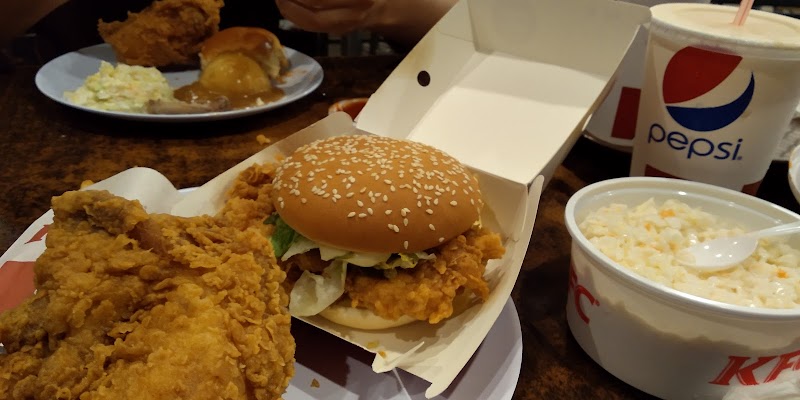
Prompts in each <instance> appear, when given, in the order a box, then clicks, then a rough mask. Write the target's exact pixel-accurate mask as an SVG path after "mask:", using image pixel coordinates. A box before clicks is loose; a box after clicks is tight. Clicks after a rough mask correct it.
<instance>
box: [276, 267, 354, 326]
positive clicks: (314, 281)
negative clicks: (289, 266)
mask: <svg viewBox="0 0 800 400" xmlns="http://www.w3.org/2000/svg"><path fill="white" fill-rule="evenodd" d="M346 274H347V263H346V262H344V261H341V260H334V261H333V262H332V263H331V265H329V266H328V267H327V268H325V269H324V270H323V271H322V275H317V274H314V273H311V272H308V271H303V275H301V276H300V279H298V280H297V282H295V284H294V288H293V289H292V292H291V293H290V294H289V313H290V314H292V315H294V316H297V317H307V316H311V315H317V314H319V312H320V311H322V310H324V309H326V308H327V307H328V306H330V305H331V304H333V303H334V302H336V300H339V297H342V295H343V294H344V281H345V276H346Z"/></svg>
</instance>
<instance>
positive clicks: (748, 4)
mask: <svg viewBox="0 0 800 400" xmlns="http://www.w3.org/2000/svg"><path fill="white" fill-rule="evenodd" d="M753 1H754V0H742V1H741V2H739V10H738V11H736V17H734V18H733V24H734V25H742V24H744V20H745V19H747V15H748V14H750V9H751V8H753Z"/></svg>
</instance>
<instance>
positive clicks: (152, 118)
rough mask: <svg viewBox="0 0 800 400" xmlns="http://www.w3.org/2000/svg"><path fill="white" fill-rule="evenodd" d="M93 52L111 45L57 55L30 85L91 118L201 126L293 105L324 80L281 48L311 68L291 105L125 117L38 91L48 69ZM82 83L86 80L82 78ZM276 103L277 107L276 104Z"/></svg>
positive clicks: (320, 70) (317, 67)
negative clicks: (305, 83) (310, 73)
mask: <svg viewBox="0 0 800 400" xmlns="http://www.w3.org/2000/svg"><path fill="white" fill-rule="evenodd" d="M96 49H111V45H109V44H108V43H98V44H94V45H91V46H86V47H83V48H80V49H78V50H75V51H70V52H67V53H64V54H61V55H59V56H57V57H55V58H53V59H51V60H50V61H48V62H46V63H45V64H44V65H42V66H41V67H39V69H38V70H37V71H36V75H35V76H34V83H35V85H36V89H37V90H38V91H39V92H40V93H41V94H43V95H45V97H47V98H49V99H50V100H53V101H55V102H56V103H59V104H61V105H63V106H66V107H69V108H72V109H76V110H80V111H85V112H89V113H92V114H95V115H101V116H104V117H108V118H117V119H123V120H133V121H143V122H171V123H185V122H202V121H218V120H227V119H234V118H241V117H246V116H250V115H253V114H259V113H263V112H267V111H270V110H273V109H276V108H280V107H283V106H286V105H289V104H291V103H294V102H296V101H298V100H301V99H303V98H305V97H306V96H308V95H309V94H311V93H313V92H314V91H315V90H317V89H318V88H319V86H320V85H321V84H322V81H323V79H324V77H325V71H324V70H323V68H322V66H321V65H320V64H319V62H318V61H317V60H316V59H314V58H313V57H311V56H309V55H307V54H305V53H303V52H301V51H298V50H295V49H293V48H290V47H285V46H284V51H286V52H287V53H289V54H287V55H289V56H291V55H295V54H296V55H298V56H300V57H303V58H305V59H307V60H308V62H309V63H310V64H311V65H312V66H313V68H312V70H313V71H312V72H315V73H314V74H313V75H311V80H310V81H309V82H308V84H307V86H306V87H304V88H303V89H302V90H300V91H298V92H296V94H295V95H296V97H295V98H294V99H292V100H291V101H286V102H280V100H278V101H276V102H269V103H266V104H264V105H261V106H256V107H249V108H244V109H235V110H228V111H217V112H209V113H199V114H146V113H126V112H121V111H107V110H98V109H94V108H89V107H85V106H81V105H77V104H73V103H71V102H69V101H67V100H66V99H64V98H63V93H62V94H61V96H55V94H54V93H51V92H50V91H47V90H44V89H42V87H43V84H42V82H43V80H44V79H45V73H46V72H47V70H48V69H50V68H54V67H53V65H54V64H55V63H57V62H59V61H61V60H63V59H64V58H65V57H69V56H73V55H76V54H79V53H80V52H86V51H91V50H96ZM190 71H198V70H197V69H193V70H190ZM83 79H86V78H83ZM276 103H278V104H276Z"/></svg>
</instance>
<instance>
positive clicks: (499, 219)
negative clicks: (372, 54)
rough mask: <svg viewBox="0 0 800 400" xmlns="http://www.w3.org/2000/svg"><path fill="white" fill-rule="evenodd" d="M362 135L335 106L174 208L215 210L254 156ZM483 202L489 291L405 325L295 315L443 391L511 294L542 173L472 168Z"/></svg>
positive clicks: (189, 212) (270, 157)
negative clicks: (481, 298) (500, 251)
mask: <svg viewBox="0 0 800 400" xmlns="http://www.w3.org/2000/svg"><path fill="white" fill-rule="evenodd" d="M343 134H350V135H364V134H369V133H367V132H364V131H360V130H358V129H357V128H355V126H354V125H353V122H352V120H351V119H350V117H349V116H348V115H347V114H345V113H342V112H340V113H336V114H333V115H331V116H329V117H327V118H326V119H324V120H322V121H320V122H317V123H316V124H314V125H311V126H310V127H308V128H306V129H304V130H302V131H299V132H297V133H295V134H293V135H291V136H289V137H287V138H286V139H284V140H281V141H279V142H277V143H275V144H274V145H272V146H270V147H268V148H266V149H264V150H262V151H261V152H259V153H257V154H255V155H253V156H251V157H250V158H248V159H246V160H244V161H242V162H241V163H239V164H238V165H236V166H234V167H233V168H231V169H229V170H228V171H226V172H224V173H222V174H220V175H219V176H217V177H216V178H214V179H212V180H211V181H209V182H208V183H206V184H205V185H203V186H201V187H200V188H198V189H197V190H195V191H193V192H191V193H190V194H188V195H187V196H186V197H184V198H183V199H182V200H181V201H180V202H179V203H178V204H177V205H176V206H175V207H174V208H173V209H172V214H175V215H181V216H193V215H200V214H215V213H216V212H217V211H218V210H220V209H221V208H222V206H223V204H224V202H225V196H226V193H227V191H228V190H229V188H230V187H231V184H232V183H233V181H234V180H235V179H236V177H237V176H238V175H239V173H240V172H242V171H243V170H245V169H246V168H248V167H249V166H251V165H253V164H264V163H275V162H276V160H278V159H280V158H281V157H282V156H288V155H289V154H291V153H292V152H293V151H294V150H295V149H297V148H298V147H300V146H302V145H304V144H306V143H310V142H312V141H314V140H317V139H323V138H326V137H330V136H336V135H343ZM473 172H475V174H476V175H477V176H478V179H479V181H480V185H481V192H482V195H483V198H484V201H485V203H486V206H485V208H484V211H483V213H482V215H481V220H482V223H483V224H484V225H485V226H488V227H489V228H491V229H492V230H493V231H495V232H498V233H500V234H501V236H502V237H503V244H504V246H505V248H506V253H505V256H504V257H503V258H502V259H500V260H492V261H490V263H489V265H487V271H486V275H485V276H486V277H487V280H488V282H489V287H490V289H491V294H490V296H489V298H488V299H487V300H486V301H485V302H483V303H480V302H476V303H475V304H467V305H464V306H463V307H462V308H461V309H457V310H456V312H455V315H453V316H452V317H451V318H448V319H446V320H444V321H443V322H440V323H438V324H435V325H433V324H429V323H427V322H415V323H412V324H409V325H405V326H401V327H397V328H392V329H384V330H378V331H366V330H358V329H352V328H348V327H344V326H341V325H338V324H335V323H333V322H330V321H328V320H326V319H324V318H321V317H317V316H315V317H300V318H299V319H301V320H303V321H305V322H307V323H309V324H311V325H313V326H315V327H317V328H319V329H322V330H324V331H326V332H328V333H330V334H332V335H335V336H337V337H340V338H342V339H344V340H346V341H348V342H350V343H353V344H355V345H357V346H359V347H361V348H363V349H365V350H367V351H369V352H371V353H374V354H375V358H374V360H373V362H372V369H373V370H374V371H375V372H387V371H390V370H392V369H394V368H400V369H403V370H405V371H408V372H410V373H411V374H413V375H416V376H418V377H420V378H422V379H424V380H426V381H428V382H430V383H431V386H430V387H429V388H428V390H427V391H426V393H425V394H426V396H427V397H429V398H430V397H433V396H436V395H438V394H440V393H442V392H443V391H444V390H445V389H447V387H448V386H449V385H450V384H451V383H452V382H453V380H454V379H455V378H456V376H457V375H458V373H459V372H460V371H461V370H462V368H463V367H464V366H465V365H466V364H467V362H468V361H469V359H470V357H471V356H472V354H473V353H474V352H475V351H476V350H477V349H478V346H479V345H480V344H481V342H482V341H483V339H484V338H485V337H486V335H487V334H488V332H489V329H490V328H491V327H492V325H493V324H494V322H495V320H496V319H497V317H498V316H499V315H500V312H501V311H502V309H503V306H504V305H505V303H506V302H507V301H508V298H509V296H510V295H511V290H512V289H513V287H514V283H515V282H516V279H517V276H518V275H519V271H520V267H521V266H522V260H523V258H524V256H525V253H526V251H527V248H528V242H529V240H530V237H531V234H532V231H533V223H534V220H535V218H536V210H537V206H538V202H539V195H540V193H541V190H542V183H543V178H542V177H539V178H537V179H536V180H535V181H534V182H533V183H532V184H531V185H530V187H528V186H527V185H526V184H523V183H517V182H513V181H509V180H506V179H503V178H500V177H497V176H494V175H491V174H487V173H483V172H481V171H474V170H473Z"/></svg>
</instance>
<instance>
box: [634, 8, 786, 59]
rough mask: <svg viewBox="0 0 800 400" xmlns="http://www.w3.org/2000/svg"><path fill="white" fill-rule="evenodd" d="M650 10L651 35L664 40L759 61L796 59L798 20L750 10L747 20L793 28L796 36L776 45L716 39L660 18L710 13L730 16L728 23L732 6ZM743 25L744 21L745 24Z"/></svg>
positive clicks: (690, 27) (705, 32) (763, 41)
mask: <svg viewBox="0 0 800 400" xmlns="http://www.w3.org/2000/svg"><path fill="white" fill-rule="evenodd" d="M650 9H651V12H652V18H651V20H650V23H649V27H650V31H651V32H652V31H657V32H659V33H661V34H664V35H668V36H674V37H679V38H685V39H694V40H699V41H700V43H698V45H700V46H702V47H707V48H710V49H714V48H719V49H721V51H723V52H724V50H729V52H734V53H739V52H741V53H745V54H747V55H752V56H756V57H761V58H778V59H784V58H789V59H792V58H797V59H800V20H797V19H795V18H792V17H788V16H785V15H781V14H777V13H772V12H767V11H761V10H751V12H750V14H749V16H748V18H751V19H753V18H759V19H761V20H772V21H775V22H779V23H780V22H783V23H784V25H793V26H796V29H797V32H798V35H796V36H793V37H785V38H783V39H785V40H782V41H780V42H778V41H766V40H764V39H757V38H732V37H720V36H719V35H715V34H713V33H709V32H707V31H703V30H700V29H698V28H697V27H695V26H693V25H692V24H677V23H675V22H673V21H667V20H663V19H661V18H662V17H664V16H673V15H675V10H712V11H717V12H724V13H726V16H727V14H730V15H729V16H730V18H731V23H732V22H733V16H734V15H735V14H736V8H735V7H732V6H724V5H718V4H697V3H666V4H659V5H656V6H653V7H651V8H650ZM746 23H747V22H746V21H745V24H746ZM777 43H779V44H780V46H776V44H777Z"/></svg>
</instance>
